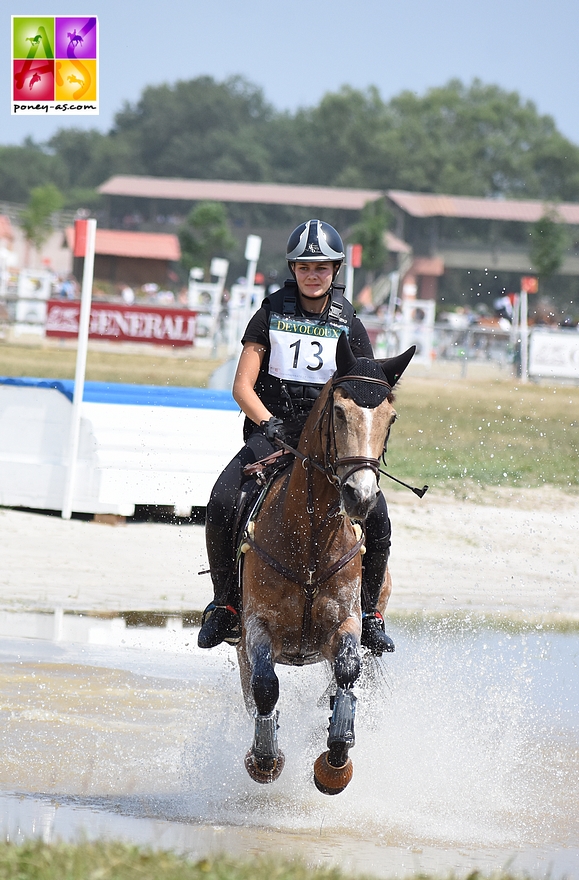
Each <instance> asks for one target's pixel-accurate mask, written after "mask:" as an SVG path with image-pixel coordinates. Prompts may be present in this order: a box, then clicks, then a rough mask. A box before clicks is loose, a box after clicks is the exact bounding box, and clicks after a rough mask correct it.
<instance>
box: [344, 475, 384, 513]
mask: <svg viewBox="0 0 579 880" xmlns="http://www.w3.org/2000/svg"><path fill="white" fill-rule="evenodd" d="M376 497H377V492H376V488H375V487H374V486H372V485H368V484H364V483H363V484H361V485H359V484H355V485H353V484H352V483H349V482H348V483H344V485H343V486H342V503H343V505H344V508H345V509H346V513H347V514H348V515H349V516H352V517H355V518H360V519H364V518H365V517H366V516H367V514H368V512H369V511H370V509H371V508H372V507H373V505H374V504H375V503H376Z"/></svg>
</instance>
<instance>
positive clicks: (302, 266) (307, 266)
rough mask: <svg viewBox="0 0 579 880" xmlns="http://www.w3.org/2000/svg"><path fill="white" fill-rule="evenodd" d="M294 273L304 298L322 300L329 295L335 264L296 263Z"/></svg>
mask: <svg viewBox="0 0 579 880" xmlns="http://www.w3.org/2000/svg"><path fill="white" fill-rule="evenodd" d="M294 272H295V276H296V281H297V283H298V289H299V291H300V293H301V294H302V295H303V296H306V297H308V298H310V299H322V298H323V297H325V295H326V294H327V292H328V290H329V289H330V285H331V283H332V279H333V277H334V264H333V263H331V262H329V261H328V262H325V263H299V262H297V263H294Z"/></svg>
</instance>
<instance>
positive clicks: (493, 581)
mask: <svg viewBox="0 0 579 880" xmlns="http://www.w3.org/2000/svg"><path fill="white" fill-rule="evenodd" d="M388 501H389V505H390V512H391V519H392V522H393V530H394V537H393V552H392V560H391V570H392V575H393V579H394V592H393V595H392V599H391V603H390V610H391V611H392V612H395V613H399V614H404V613H409V612H422V611H425V612H427V613H428V612H435V613H441V612H443V613H450V612H455V611H460V612H464V611H467V612H468V611H472V612H479V613H485V614H493V615H495V614H499V615H508V616H515V617H523V618H526V619H530V620H541V621H543V620H544V621H553V620H558V619H568V620H574V621H579V589H577V575H578V562H577V552H576V547H577V535H578V534H579V498H578V497H577V496H573V495H566V494H564V493H562V492H557V491H555V490H548V489H547V490H545V489H538V490H530V491H527V492H523V491H519V492H509V491H503V492H502V493H500V492H498V491H492V490H486V491H484V492H480V491H479V492H478V495H475V497H474V498H473V497H472V496H471V498H470V499H467V500H461V499H459V498H457V497H456V496H455V495H454V494H452V493H448V494H445V493H443V492H441V491H439V492H438V493H436V494H435V493H430V492H429V493H428V494H427V495H426V496H425V497H424V498H423V499H422V500H420V499H418V498H416V497H415V496H414V495H412V494H411V493H410V492H406V491H404V490H403V491H394V492H393V493H391V494H389V495H388ZM206 562H207V560H206V555H205V548H204V530H203V527H202V526H198V525H182V526H181V525H167V524H154V523H129V524H128V525H124V526H114V527H113V526H111V525H105V524H101V523H96V522H86V521H80V520H70V521H64V520H62V519H60V518H59V517H51V516H44V515H40V514H33V513H26V512H22V511H17V510H10V509H6V508H4V509H0V608H4V609H9V608H14V609H24V608H26V609H38V610H50V609H54V608H63V609H64V610H70V611H109V612H110V611H130V610H135V611H136V610H148V611H153V610H155V611H173V612H179V611H191V610H201V609H202V608H203V607H204V606H205V604H206V603H207V601H209V599H210V597H211V585H210V580H209V577H208V575H199V574H198V572H199V571H201V570H203V569H205V568H206Z"/></svg>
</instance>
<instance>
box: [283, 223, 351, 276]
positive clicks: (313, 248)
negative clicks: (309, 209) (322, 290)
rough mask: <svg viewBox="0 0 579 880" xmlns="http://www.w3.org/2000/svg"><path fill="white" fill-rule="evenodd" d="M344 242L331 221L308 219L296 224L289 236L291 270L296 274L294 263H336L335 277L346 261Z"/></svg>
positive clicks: (286, 256) (287, 251)
mask: <svg viewBox="0 0 579 880" xmlns="http://www.w3.org/2000/svg"><path fill="white" fill-rule="evenodd" d="M344 257H345V253H344V243H343V242H342V239H341V238H340V235H339V233H338V232H336V230H335V229H334V227H333V226H330V224H329V223H324V222H323V220H307V221H306V222H305V223H300V225H299V226H296V228H295V229H294V231H293V232H292V234H291V235H290V237H289V238H288V242H287V248H286V255H285V258H286V260H287V261H288V266H289V270H290V272H291V273H292V275H293V274H294V271H293V265H292V264H293V263H295V262H300V263H322V262H326V261H329V262H331V263H333V264H334V278H335V277H336V275H337V274H338V272H339V271H340V266H341V265H342V262H343V261H344Z"/></svg>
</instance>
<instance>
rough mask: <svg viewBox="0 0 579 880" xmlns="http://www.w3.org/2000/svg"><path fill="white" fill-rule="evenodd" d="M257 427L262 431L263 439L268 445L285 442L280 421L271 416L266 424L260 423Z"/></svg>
mask: <svg viewBox="0 0 579 880" xmlns="http://www.w3.org/2000/svg"><path fill="white" fill-rule="evenodd" d="M259 427H260V428H261V429H262V430H263V433H264V434H265V437H266V439H267V440H269V442H270V443H273V442H274V441H275V440H285V428H284V425H283V421H282V419H278V418H277V416H272V417H271V419H269V420H268V421H267V422H266V421H265V420H264V421H263V422H260V424H259Z"/></svg>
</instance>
